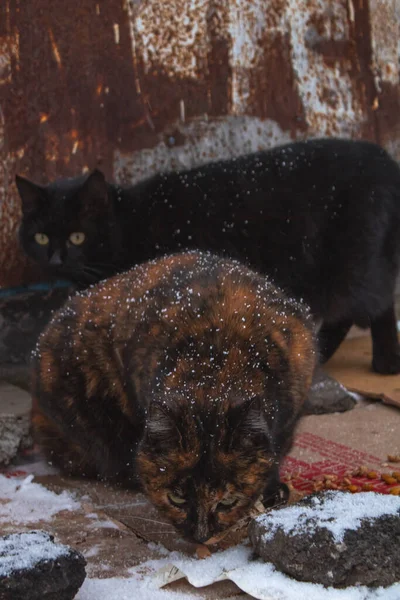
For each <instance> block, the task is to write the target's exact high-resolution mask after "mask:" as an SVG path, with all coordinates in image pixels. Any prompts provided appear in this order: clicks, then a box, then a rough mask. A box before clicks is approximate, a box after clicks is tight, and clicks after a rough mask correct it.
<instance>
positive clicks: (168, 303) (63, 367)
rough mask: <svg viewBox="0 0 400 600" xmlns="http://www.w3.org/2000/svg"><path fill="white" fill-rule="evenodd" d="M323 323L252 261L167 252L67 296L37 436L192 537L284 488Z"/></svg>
mask: <svg viewBox="0 0 400 600" xmlns="http://www.w3.org/2000/svg"><path fill="white" fill-rule="evenodd" d="M314 363H315V351H314V335H313V322H312V318H311V316H310V314H309V311H308V310H307V308H306V307H305V306H304V305H302V304H300V303H298V302H297V301H295V300H293V299H289V298H287V297H286V296H285V295H284V294H283V293H282V292H281V291H280V290H279V289H278V288H276V287H275V286H274V285H273V284H272V283H270V282H269V281H268V280H266V279H265V278H263V277H262V276H260V275H258V274H257V273H255V272H254V271H251V270H249V269H248V268H247V267H245V266H243V265H241V264H240V263H237V262H235V261H231V260H228V259H224V258H221V257H217V256H214V255H212V254H208V253H199V252H191V253H184V254H178V255H172V256H166V257H164V258H162V259H158V260H157V261H154V262H150V263H145V264H142V265H140V266H138V267H136V268H135V269H132V270H131V271H128V272H126V273H124V274H122V275H119V276H116V277H114V278H112V279H109V280H106V281H104V282H102V283H100V284H98V285H97V286H94V287H92V288H91V289H89V290H88V291H87V292H85V293H82V294H78V295H77V296H75V297H74V298H72V299H71V300H69V301H68V302H67V304H66V306H65V307H64V308H63V309H61V310H60V311H59V312H58V313H57V314H56V315H55V316H54V318H53V321H52V322H51V323H50V325H49V326H48V328H47V330H46V331H45V332H44V333H43V335H42V336H41V338H40V340H39V344H38V348H37V351H36V353H35V356H34V369H33V381H32V390H33V395H34V402H33V406H34V408H33V424H34V429H35V436H36V439H37V440H38V441H39V443H41V444H42V446H43V448H44V450H45V451H46V453H47V456H48V457H49V459H50V460H51V461H52V462H54V463H55V464H57V465H59V466H61V467H62V468H63V469H64V470H65V471H66V472H67V473H72V474H75V475H85V476H90V477H99V478H101V479H105V480H109V481H115V482H117V483H119V484H122V485H124V486H126V487H140V488H141V489H142V491H143V492H144V493H145V494H146V495H147V497H148V499H149V500H150V501H151V502H152V503H153V504H154V505H155V506H156V507H157V508H158V509H159V510H160V511H161V512H162V513H163V514H164V516H166V517H167V518H168V519H169V520H170V521H171V522H172V523H173V524H174V525H175V527H176V528H177V529H178V531H180V532H181V534H182V535H183V536H184V537H186V538H188V539H191V540H196V541H205V540H207V539H209V538H212V537H213V536H215V535H218V534H219V533H221V532H223V531H225V530H226V529H228V528H229V527H230V526H231V525H233V524H235V523H237V522H238V521H239V520H240V519H241V518H242V517H244V516H246V515H247V514H248V513H249V511H250V509H251V508H252V506H253V505H254V503H255V502H256V501H257V500H258V499H259V498H260V496H265V497H266V498H268V499H269V498H278V496H279V490H280V487H281V484H280V481H279V464H280V461H281V459H282V457H283V456H284V455H285V453H286V452H287V451H288V450H289V448H290V445H291V440H292V436H293V432H294V429H295V426H296V423H297V420H298V418H299V415H300V412H301V409H302V405H303V402H304V400H305V398H306V396H307V393H308V389H309V386H310V383H311V378H312V372H313V368H314Z"/></svg>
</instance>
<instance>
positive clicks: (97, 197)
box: [80, 169, 110, 210]
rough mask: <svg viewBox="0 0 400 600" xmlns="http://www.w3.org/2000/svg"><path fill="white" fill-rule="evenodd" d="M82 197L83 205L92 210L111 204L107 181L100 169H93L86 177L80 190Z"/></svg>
mask: <svg viewBox="0 0 400 600" xmlns="http://www.w3.org/2000/svg"><path fill="white" fill-rule="evenodd" d="M80 198H81V201H82V204H83V206H85V207H87V208H90V209H92V210H97V209H100V208H104V207H107V206H109V204H110V198H109V195H108V186H107V181H106V178H105V177H104V174H103V173H102V172H101V171H99V169H95V170H94V171H92V172H91V173H90V174H89V175H88V176H87V178H86V179H85V181H84V183H83V184H82V187H81V190H80Z"/></svg>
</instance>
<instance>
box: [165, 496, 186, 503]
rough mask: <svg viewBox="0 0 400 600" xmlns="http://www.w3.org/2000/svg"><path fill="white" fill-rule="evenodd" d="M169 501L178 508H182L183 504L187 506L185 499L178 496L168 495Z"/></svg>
mask: <svg viewBox="0 0 400 600" xmlns="http://www.w3.org/2000/svg"><path fill="white" fill-rule="evenodd" d="M168 500H169V501H170V502H171V504H175V505H176V506H182V505H183V504H186V500H185V498H182V497H181V496H177V495H176V494H168Z"/></svg>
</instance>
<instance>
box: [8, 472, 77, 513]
mask: <svg viewBox="0 0 400 600" xmlns="http://www.w3.org/2000/svg"><path fill="white" fill-rule="evenodd" d="M33 477H34V476H33V475H28V477H26V478H25V479H23V480H21V479H8V478H7V477H5V476H4V475H0V499H1V502H0V523H10V522H12V523H21V524H28V523H36V522H38V521H50V520H51V518H52V517H53V516H54V515H55V514H56V513H58V512H60V511H62V510H77V509H79V508H80V504H79V502H77V501H76V500H74V499H73V498H72V496H71V494H69V493H68V492H67V491H65V490H64V491H63V492H62V493H61V494H56V493H55V492H51V491H50V490H47V489H46V488H45V487H43V486H42V485H39V484H38V483H34V482H33ZM4 501H5V502H4Z"/></svg>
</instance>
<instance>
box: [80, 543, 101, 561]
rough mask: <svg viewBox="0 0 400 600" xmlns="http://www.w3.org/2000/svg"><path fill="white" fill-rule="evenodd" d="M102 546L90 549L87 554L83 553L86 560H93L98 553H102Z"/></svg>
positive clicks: (96, 545) (97, 545)
mask: <svg viewBox="0 0 400 600" xmlns="http://www.w3.org/2000/svg"><path fill="white" fill-rule="evenodd" d="M100 548H101V546H100V544H95V545H94V546H92V547H91V548H89V550H86V551H85V552H83V556H84V557H85V558H92V557H93V556H97V555H98V553H99V552H100Z"/></svg>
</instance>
